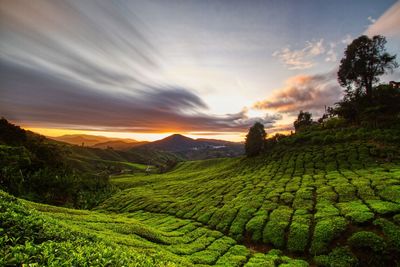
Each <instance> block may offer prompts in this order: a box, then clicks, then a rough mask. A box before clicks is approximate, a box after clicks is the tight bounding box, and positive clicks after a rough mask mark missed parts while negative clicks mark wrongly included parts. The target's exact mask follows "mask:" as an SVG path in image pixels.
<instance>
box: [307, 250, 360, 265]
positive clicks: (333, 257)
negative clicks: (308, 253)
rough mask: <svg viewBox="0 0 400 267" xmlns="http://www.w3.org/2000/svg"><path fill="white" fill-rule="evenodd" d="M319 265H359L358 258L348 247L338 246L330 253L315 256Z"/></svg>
mask: <svg viewBox="0 0 400 267" xmlns="http://www.w3.org/2000/svg"><path fill="white" fill-rule="evenodd" d="M314 260H315V262H316V263H317V264H318V265H319V266H326V267H352V266H357V263H358V260H357V258H356V257H355V256H354V255H353V254H352V253H351V251H350V249H349V248H348V247H338V248H335V249H333V250H332V252H331V253H329V254H328V255H320V256H316V257H314Z"/></svg>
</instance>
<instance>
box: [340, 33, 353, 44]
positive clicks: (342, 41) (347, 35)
mask: <svg viewBox="0 0 400 267" xmlns="http://www.w3.org/2000/svg"><path fill="white" fill-rule="evenodd" d="M352 41H353V37H351V35H350V34H346V36H345V37H344V38H343V39H342V40H341V41H340V42H341V43H342V44H345V45H349V44H350V43H351V42H352Z"/></svg>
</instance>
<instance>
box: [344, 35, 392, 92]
mask: <svg viewBox="0 0 400 267" xmlns="http://www.w3.org/2000/svg"><path fill="white" fill-rule="evenodd" d="M385 44H386V38H385V37H383V36H381V35H376V36H374V37H372V39H371V38H369V37H368V36H366V35H362V36H360V37H358V38H357V39H355V40H353V42H351V44H349V45H348V46H347V48H346V50H345V52H344V57H343V59H342V60H341V61H340V66H339V71H338V73H337V74H338V81H339V84H340V85H341V86H343V87H346V88H347V94H348V95H349V94H350V95H351V94H352V93H354V94H355V95H356V96H360V95H362V94H365V95H366V96H367V98H369V99H370V98H371V97H372V89H373V86H374V85H375V84H376V83H377V82H379V76H381V75H382V74H385V73H387V72H388V71H393V69H395V68H397V67H398V64H397V62H396V55H390V54H389V53H388V52H386V48H385Z"/></svg>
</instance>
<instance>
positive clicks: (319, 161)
mask: <svg viewBox="0 0 400 267" xmlns="http://www.w3.org/2000/svg"><path fill="white" fill-rule="evenodd" d="M139 167H140V166H139ZM111 183H112V184H113V185H114V186H115V187H117V188H119V191H117V192H116V193H115V194H114V195H112V196H111V197H110V198H108V199H106V200H105V201H104V202H102V203H101V204H100V205H99V206H97V207H95V208H94V209H92V210H91V211H89V210H75V209H68V208H62V207H55V206H50V205H45V204H38V203H34V202H30V201H27V200H21V199H17V198H14V197H11V196H10V195H8V194H7V193H4V192H0V233H1V236H0V246H1V247H2V250H1V251H0V253H1V254H0V259H1V260H0V266H2V265H18V264H28V263H37V264H39V266H42V265H45V266H246V267H250V266H282V267H285V266H286V267H287V266H304V267H306V266H396V265H398V264H399V256H398V255H400V164H399V153H398V146H397V145H396V144H392V145H385V146H383V145H381V144H380V145H379V144H376V143H373V142H371V143H365V142H348V143H342V144H331V145H319V146H317V145H307V146H291V147H286V148H284V149H283V147H279V148H277V149H274V150H271V153H267V154H266V155H263V156H260V157H256V158H244V157H241V158H226V159H210V160H201V161H188V162H182V163H179V164H178V165H177V166H176V167H175V168H174V169H173V170H171V171H169V172H167V173H163V174H146V173H144V172H137V173H134V174H123V175H119V176H112V177H111Z"/></svg>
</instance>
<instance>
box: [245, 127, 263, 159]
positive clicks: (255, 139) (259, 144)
mask: <svg viewBox="0 0 400 267" xmlns="http://www.w3.org/2000/svg"><path fill="white" fill-rule="evenodd" d="M266 136H267V134H266V133H265V130H264V125H262V124H261V123H259V122H256V123H255V124H254V125H253V126H252V127H250V129H249V132H248V134H247V135H246V142H245V151H246V155H247V156H248V157H254V156H257V155H258V154H260V152H261V151H262V150H263V149H264V142H265V137H266Z"/></svg>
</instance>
